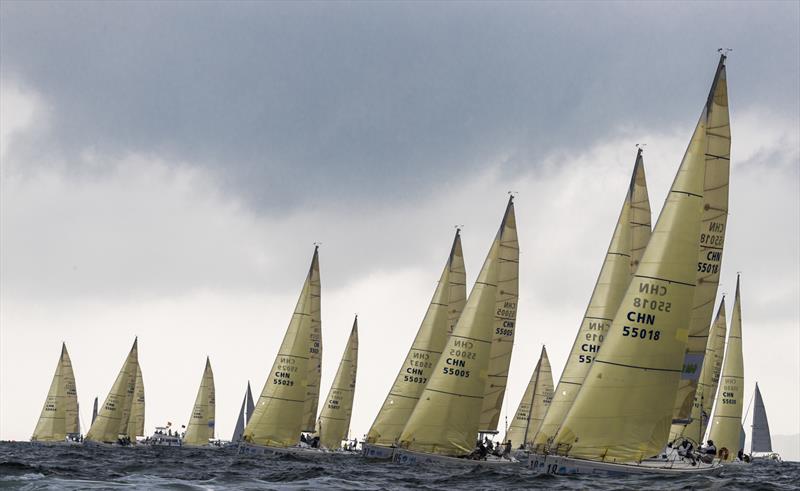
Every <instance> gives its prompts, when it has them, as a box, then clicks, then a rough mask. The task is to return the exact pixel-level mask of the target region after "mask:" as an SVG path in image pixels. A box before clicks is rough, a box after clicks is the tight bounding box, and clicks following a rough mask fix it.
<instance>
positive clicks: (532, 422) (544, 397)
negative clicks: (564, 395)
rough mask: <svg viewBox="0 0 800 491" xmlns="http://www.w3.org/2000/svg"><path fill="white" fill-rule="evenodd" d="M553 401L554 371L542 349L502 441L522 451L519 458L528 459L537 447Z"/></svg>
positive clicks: (544, 350) (545, 351)
mask: <svg viewBox="0 0 800 491" xmlns="http://www.w3.org/2000/svg"><path fill="white" fill-rule="evenodd" d="M552 400H553V370H552V368H551V367H550V359H549V358H548V357H547V350H546V349H545V347H544V346H542V353H541V355H539V361H538V362H537V363H536V368H535V369H534V370H533V374H532V375H531V380H530V382H528V387H527V388H526V389H525V393H524V394H523V395H522V400H521V401H520V402H519V407H517V411H516V413H514V419H512V420H511V424H510V425H509V427H508V431H506V436H505V437H504V438H503V440H502V441H503V442H511V448H514V449H518V451H516V452H515V453H514V457H515V458H517V459H520V458H527V449H528V448H530V447H531V446H532V445H533V437H534V436H535V435H536V432H537V431H538V430H539V426H541V424H542V420H543V419H544V415H545V413H546V412H547V408H548V407H550V402H551V401H552Z"/></svg>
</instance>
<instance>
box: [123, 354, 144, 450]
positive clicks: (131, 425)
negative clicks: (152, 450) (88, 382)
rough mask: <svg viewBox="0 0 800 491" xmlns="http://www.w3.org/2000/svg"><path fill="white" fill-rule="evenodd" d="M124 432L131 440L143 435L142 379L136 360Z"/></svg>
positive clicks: (140, 368)
mask: <svg viewBox="0 0 800 491" xmlns="http://www.w3.org/2000/svg"><path fill="white" fill-rule="evenodd" d="M124 433H126V434H127V435H128V438H130V440H131V441H132V442H135V441H136V437H137V436H144V380H143V379H142V367H141V366H140V365H139V362H138V361H137V362H136V387H135V388H134V390H133V397H132V398H131V409H130V417H129V418H128V428H127V431H125V432H124Z"/></svg>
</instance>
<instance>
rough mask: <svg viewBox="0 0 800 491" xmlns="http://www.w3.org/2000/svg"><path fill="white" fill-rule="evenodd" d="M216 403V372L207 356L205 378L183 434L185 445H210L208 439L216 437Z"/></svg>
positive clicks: (202, 380)
mask: <svg viewBox="0 0 800 491" xmlns="http://www.w3.org/2000/svg"><path fill="white" fill-rule="evenodd" d="M215 403H216V402H215V395H214V372H213V371H212V370H211V360H209V359H208V357H206V366H205V369H204V370H203V378H202V379H201V380H200V388H199V389H198V390H197V397H196V398H195V400H194V407H193V408H192V415H191V417H190V418H189V424H188V425H186V434H185V435H184V436H183V443H184V444H185V445H208V441H209V440H211V439H213V438H214V414H215Z"/></svg>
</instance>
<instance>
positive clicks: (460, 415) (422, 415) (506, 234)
mask: <svg viewBox="0 0 800 491" xmlns="http://www.w3.org/2000/svg"><path fill="white" fill-rule="evenodd" d="M518 278H519V245H518V242H517V226H516V219H515V216H514V202H513V197H511V198H509V200H508V205H507V206H506V211H505V213H504V216H503V220H502V222H501V224H500V229H499V230H498V232H497V235H496V236H495V239H494V241H493V243H492V246H491V249H490V250H489V253H488V254H487V256H486V260H485V261H484V263H483V267H482V268H481V271H480V273H479V274H478V279H477V280H476V281H475V285H474V287H473V288H472V292H471V293H470V295H469V299H468V300H467V303H466V306H465V307H464V311H463V312H462V313H461V317H459V319H458V322H457V324H456V326H455V328H454V330H453V333H452V334H451V335H450V337H449V338H448V340H447V343H446V345H445V347H444V350H443V351H442V356H440V357H439V360H438V361H437V363H436V365H435V367H436V368H435V369H434V371H433V373H432V374H431V377H430V379H429V380H428V383H427V385H426V386H425V388H424V390H423V392H422V394H421V395H420V398H419V401H418V402H417V404H416V406H415V407H414V410H413V412H412V413H411V416H410V417H409V419H408V422H407V423H406V426H405V428H404V429H403V432H402V433H401V435H400V442H399V443H400V447H399V448H397V449H395V452H394V456H393V460H394V461H395V462H399V463H406V464H426V463H431V462H444V463H450V464H461V465H476V464H477V465H495V464H504V463H509V462H510V460H500V459H498V460H471V459H467V458H464V457H468V456H470V455H474V454H473V450H474V449H475V440H476V437H477V436H478V433H479V431H480V430H484V429H486V428H485V426H484V427H482V423H484V422H485V420H483V416H485V415H486V406H485V404H484V397H485V396H487V395H488V397H489V399H490V401H493V398H494V396H495V395H496V390H501V389H502V390H504V387H505V382H504V380H505V370H507V369H503V368H502V366H498V365H493V364H492V363H491V359H490V358H491V355H492V353H493V352H494V353H498V356H499V357H501V358H505V357H506V356H507V355H506V349H505V348H506V347H505V346H503V347H502V349H497V350H496V349H495V347H494V346H495V345H496V344H497V343H499V341H498V338H497V337H496V336H497V335H500V336H505V338H507V339H508V340H509V341H506V342H503V344H505V345H508V346H509V347H510V346H511V344H512V342H511V341H510V340H512V339H513V337H514V328H515V324H516V315H517V292H518ZM492 376H496V377H497V378H498V379H499V380H502V381H497V380H494V379H493V378H492ZM492 407H493V406H492Z"/></svg>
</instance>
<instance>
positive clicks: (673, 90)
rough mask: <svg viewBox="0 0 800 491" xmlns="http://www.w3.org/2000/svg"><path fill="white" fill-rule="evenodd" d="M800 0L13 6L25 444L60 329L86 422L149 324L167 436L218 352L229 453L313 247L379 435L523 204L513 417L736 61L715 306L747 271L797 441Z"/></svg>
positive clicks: (10, 152)
mask: <svg viewBox="0 0 800 491" xmlns="http://www.w3.org/2000/svg"><path fill="white" fill-rule="evenodd" d="M798 5H800V4H798V3H797V2H774V3H770V2H753V3H747V2H735V3H723V2H708V3H702V2H681V3H656V2H642V3H628V2H615V3H600V2H588V3H581V2H569V3H548V2H537V3H507V4H501V3H486V4H482V3H452V2H447V3H411V2H408V3H387V2H380V3H378V2H376V3H364V2H358V3H344V2H337V3H332V2H331V3H327V2H326V3H310V2H304V3H292V4H289V3H285V4H283V3H273V2H269V3H267V2H259V3H244V2H242V3H236V4H231V3H228V4H217V3H211V2H206V3H192V4H190V3H186V2H176V3H150V2H148V3H122V2H107V3H79V2H55V3H48V2H35V3H31V2H19V3H17V2H11V1H4V2H2V4H0V115H1V116H2V119H1V120H0V130H2V132H0V163H1V164H2V165H1V168H0V172H1V175H0V177H1V178H2V181H0V186H1V187H0V191H2V194H1V195H0V205H1V207H0V267H1V268H2V269H1V273H2V274H1V275H0V438H2V439H28V438H29V437H30V434H31V432H32V431H33V427H34V426H35V422H36V418H37V417H38V415H39V412H40V410H41V406H42V403H43V401H44V398H45V395H46V391H47V388H48V387H49V383H50V379H51V377H52V374H53V371H54V369H55V365H56V361H57V358H58V354H59V350H60V342H61V341H62V340H64V341H66V342H67V346H68V349H69V351H70V353H71V355H72V361H73V365H74V367H75V375H76V378H77V386H78V393H79V398H80V403H81V407H82V410H81V416H82V418H83V421H84V423H85V424H88V423H89V419H90V417H91V412H90V408H91V402H92V400H93V398H94V397H95V396H99V397H100V399H101V400H102V399H103V398H104V397H105V395H106V394H107V392H108V390H109V388H110V386H111V384H112V382H113V380H114V377H116V374H117V372H118V370H119V368H120V366H121V364H122V362H123V360H124V357H125V354H126V353H127V350H128V349H129V347H130V344H131V342H132V341H133V337H134V336H135V335H139V341H140V345H139V352H140V361H141V365H142V371H143V375H144V380H145V386H146V389H147V392H146V395H147V404H148V407H147V414H146V418H147V420H146V428H147V431H150V430H151V429H152V428H153V427H154V426H155V425H156V424H163V423H165V422H166V421H173V422H177V423H179V424H184V423H186V421H187V420H188V417H189V413H190V411H191V406H192V403H193V401H194V397H195V394H196V391H197V387H198V385H199V383H200V378H201V375H202V371H203V365H204V361H205V356H206V355H209V356H210V357H211V363H212V366H213V368H214V372H215V376H216V387H217V429H218V433H219V436H220V437H222V438H230V433H232V430H233V426H234V424H235V420H236V416H237V414H236V413H237V411H238V408H239V404H240V403H241V397H242V394H243V391H244V388H245V385H246V383H247V380H250V381H251V382H252V384H253V390H254V392H256V393H257V392H260V390H261V387H262V385H263V383H264V381H265V379H266V374H267V371H268V370H269V367H270V366H271V364H272V361H273V359H274V355H275V353H276V350H277V348H278V345H279V343H280V340H281V339H282V337H283V333H284V330H285V328H286V325H287V323H288V321H289V318H290V316H291V312H292V308H293V306H294V303H295V302H296V299H297V295H298V294H299V291H300V287H301V285H302V281H303V279H304V276H305V273H306V271H307V268H308V263H309V261H310V259H311V253H312V251H313V243H314V242H315V241H319V242H322V246H321V249H320V265H321V275H322V288H323V293H322V295H323V297H322V312H323V339H324V361H323V390H322V396H324V395H325V393H326V392H327V388H328V387H329V385H330V383H331V381H332V378H333V375H334V372H335V370H336V366H337V365H338V363H339V358H340V356H341V352H342V350H343V348H344V345H345V343H346V336H347V334H348V333H349V329H350V326H351V325H352V316H353V314H354V313H356V312H358V313H359V325H360V330H359V331H360V332H359V334H360V336H361V340H360V341H361V342H360V346H361V351H360V359H359V374H358V383H357V389H356V402H355V408H354V413H353V422H352V430H353V432H354V434H356V435H359V436H360V435H363V434H364V433H365V432H366V431H367V429H368V428H369V425H370V424H371V423H372V420H373V418H374V416H375V413H376V412H377V410H378V408H379V406H380V404H381V402H382V401H383V398H384V397H385V394H386V392H387V391H388V389H389V387H390V385H391V382H392V380H393V378H394V376H395V374H396V372H397V370H398V369H399V366H400V363H401V361H402V359H403V358H404V356H405V353H406V351H407V349H408V346H409V345H410V342H411V340H412V339H413V337H414V334H415V333H416V330H417V328H418V326H419V322H420V321H421V319H422V316H423V314H424V313H425V309H426V308H427V303H428V301H429V300H430V296H431V295H432V293H433V290H434V287H435V282H436V280H437V279H438V277H439V274H440V272H441V268H442V266H443V264H444V261H445V259H446V257H447V253H448V252H449V247H450V244H451V240H452V234H453V232H454V230H453V226H454V225H455V224H463V225H464V232H463V241H464V253H465V256H466V262H467V274H468V279H469V280H470V282H471V281H472V280H474V278H475V275H476V274H477V272H478V268H479V267H480V265H481V263H482V261H483V258H484V257H485V254H486V252H487V250H488V247H489V245H490V242H491V240H492V238H493V236H494V233H495V231H496V228H497V226H498V225H499V221H500V218H501V214H502V212H503V209H504V205H505V201H506V199H507V194H506V193H507V192H508V191H509V190H513V191H517V192H518V193H519V195H518V198H517V221H518V227H519V232H520V246H521V251H522V256H521V273H520V275H521V279H520V281H521V283H520V310H519V329H518V332H517V341H516V344H515V351H514V356H513V359H512V366H511V375H510V379H509V383H510V386H509V390H508V394H507V401H506V402H507V404H506V406H507V407H506V408H505V409H504V414H505V412H506V411H507V412H508V413H510V414H511V416H513V412H514V410H515V409H516V405H517V403H518V402H519V398H520V397H521V395H522V392H523V391H524V386H525V384H526V383H527V381H528V378H529V377H530V373H531V371H532V370H533V367H534V365H535V363H536V358H537V357H538V354H539V351H540V347H541V344H542V343H544V344H546V345H547V348H548V352H549V354H550V358H551V361H552V363H553V368H554V375H556V376H557V375H558V374H559V373H560V371H561V369H562V368H563V364H564V361H565V358H566V356H567V353H568V350H569V347H570V346H571V343H572V340H573V339H574V336H575V332H576V330H577V328H578V325H579V322H580V319H581V317H582V315H583V310H584V309H585V305H586V302H587V301H588V298H589V295H590V293H591V289H592V287H593V286H594V281H595V278H596V275H597V273H598V271H599V268H600V265H601V261H602V259H603V256H604V253H605V249H606V247H607V245H608V241H609V239H610V235H611V232H612V229H613V226H614V223H615V220H616V216H617V213H618V211H619V207H620V206H621V203H622V200H623V197H624V193H625V190H626V188H627V184H628V180H629V177H630V171H631V169H632V167H633V160H634V156H635V151H636V149H635V147H634V144H636V143H647V144H648V146H647V147H646V152H645V169H646V173H647V178H648V185H649V189H650V197H651V204H652V207H653V212H654V216H653V222H654V223H655V219H656V217H657V214H658V212H659V210H660V208H661V204H662V203H663V200H664V197H665V195H666V191H667V189H668V187H669V184H670V183H671V180H672V177H673V176H674V173H675V170H676V169H677V166H678V164H679V162H680V159H681V156H682V155H683V152H684V150H685V148H686V145H687V143H688V140H689V137H690V135H691V132H692V130H693V128H694V124H695V122H696V120H697V117H698V115H699V114H700V111H701V109H702V105H703V103H704V102H705V98H706V94H707V93H708V89H709V86H710V83H711V79H712V76H713V73H714V68H715V67H716V63H717V58H718V54H717V48H719V47H730V48H733V52H732V53H731V55H730V58H729V62H728V84H729V91H730V103H731V131H732V134H733V144H732V171H731V198H730V199H731V202H730V217H729V222H728V223H729V229H728V235H727V239H726V250H725V253H724V260H723V274H722V287H721V289H720V293H722V292H727V293H729V294H731V295H732V294H733V290H734V287H735V277H736V272H737V271H741V272H742V293H743V307H742V309H743V317H744V328H743V329H744V350H745V371H746V373H745V375H746V382H747V386H746V387H747V389H746V391H747V399H748V401H749V397H750V395H751V392H752V388H753V386H754V383H755V381H756V380H757V381H758V382H759V385H760V387H761V390H762V393H763V395H764V400H765V403H766V405H767V410H768V413H769V418H770V423H771V426H772V431H773V433H774V434H795V433H798V432H800V389H798V387H800V361H798V360H800V326H799V325H798V324H799V322H800V307H799V306H798V302H797V298H798V297H800V286H799V284H800V257H799V256H800V253H799V252H798V250H800V243H799V241H800V201H799V200H800V198H798V196H800V184H799V182H800V116H798V114H800V101H799V97H798V93H799V92H800V62H799V61H798V60H800V27H799V26H800V7H798ZM728 304H729V305H732V302H729V303H728ZM501 424H502V422H501ZM779 450H780V449H779ZM784 452H785V453H791V452H795V453H794V455H796V456H797V457H796V458H800V449H787V450H784Z"/></svg>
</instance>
